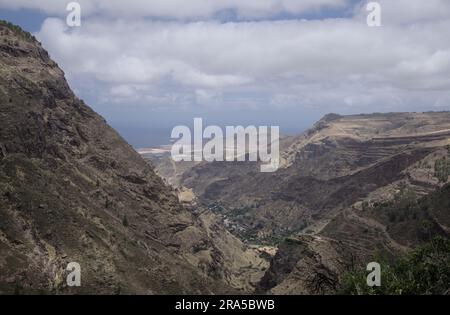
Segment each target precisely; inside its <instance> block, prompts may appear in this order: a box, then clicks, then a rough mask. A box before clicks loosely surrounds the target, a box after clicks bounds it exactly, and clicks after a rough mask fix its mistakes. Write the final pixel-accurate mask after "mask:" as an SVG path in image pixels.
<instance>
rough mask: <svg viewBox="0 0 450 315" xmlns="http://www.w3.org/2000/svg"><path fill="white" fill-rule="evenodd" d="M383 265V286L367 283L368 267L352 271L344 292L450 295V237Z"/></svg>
mask: <svg viewBox="0 0 450 315" xmlns="http://www.w3.org/2000/svg"><path fill="white" fill-rule="evenodd" d="M379 263H380V265H381V286H380V287H373V288H371V287H369V286H367V284H366V277H367V275H368V273H369V272H368V271H366V270H365V269H359V270H353V271H351V272H348V273H347V274H346V275H345V277H344V281H343V286H342V291H341V293H342V294H382V295H427V294H433V295H434V294H436V295H442V294H450V240H447V239H443V238H440V237H439V238H435V239H433V240H432V241H431V242H430V243H427V244H426V245H423V246H421V247H418V248H417V249H415V250H413V251H412V252H411V253H409V254H407V255H406V256H405V257H402V258H400V259H399V260H397V261H396V262H395V263H393V264H389V263H387V262H386V261H384V262H381V261H380V262H379Z"/></svg>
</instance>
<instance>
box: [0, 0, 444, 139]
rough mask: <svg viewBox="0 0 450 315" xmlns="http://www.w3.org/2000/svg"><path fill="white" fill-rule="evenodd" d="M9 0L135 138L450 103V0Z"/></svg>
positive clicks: (72, 76)
mask: <svg viewBox="0 0 450 315" xmlns="http://www.w3.org/2000/svg"><path fill="white" fill-rule="evenodd" d="M69 2H70V1H63V0H15V1H10V0H0V19H6V20H9V21H11V22H13V23H15V24H18V25H20V26H22V27H23V28H24V29H26V30H28V31H30V32H32V33H33V34H34V35H35V36H36V37H37V38H38V39H39V40H40V41H41V42H42V43H43V46H44V47H45V48H46V49H47V50H48V51H49V53H50V55H51V57H52V58H53V59H54V60H55V61H56V62H57V63H58V64H59V65H60V67H61V68H62V69H63V70H64V72H65V74H66V78H67V80H68V81H69V83H70V85H71V87H72V89H73V90H74V91H75V93H76V94H77V95H78V96H79V97H80V98H82V99H83V100H85V101H86V102H87V103H88V104H89V105H90V106H91V107H93V108H94V109H95V110H96V111H97V112H99V113H100V114H101V115H103V116H104V117H105V118H106V119H107V121H108V122H109V123H110V124H111V125H112V126H113V127H115V128H116V129H118V130H119V132H120V133H121V134H122V135H123V136H124V137H125V138H126V139H127V140H128V142H130V143H131V144H132V145H133V146H135V147H145V146H153V145H158V144H165V143H167V142H168V140H169V137H170V131H171V130H172V128H173V127H175V126H176V125H192V123H193V118H194V117H201V118H203V120H204V122H205V124H218V125H222V126H223V125H244V126H245V125H257V126H258V125H277V126H280V128H281V132H282V133H285V134H296V133H300V132H301V131H303V130H304V129H306V128H308V127H310V126H311V125H312V124H313V123H314V122H315V121H317V120H318V119H320V118H321V117H322V116H323V115H325V114H327V113H330V112H333V113H339V114H357V113H372V112H394V111H440V110H450V40H449V38H450V1H448V0H427V1H423V0H380V1H377V2H378V3H379V4H380V6H381V23H382V26H381V27H369V26H368V25H367V21H366V20H367V15H368V14H369V13H370V12H368V11H367V8H366V5H367V3H368V1H357V0H303V1H302V0H214V1H213V0H151V1H144V0H128V1H119V0H89V1H88V0H80V1H78V3H79V4H80V6H81V26H80V27H69V26H68V25H67V23H66V17H67V14H68V13H69V12H68V11H67V10H66V5H67V3H69Z"/></svg>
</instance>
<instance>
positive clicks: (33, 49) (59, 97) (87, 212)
mask: <svg viewBox="0 0 450 315" xmlns="http://www.w3.org/2000/svg"><path fill="white" fill-rule="evenodd" d="M0 118H1V124H0V271H1V272H0V293H13V292H16V293H90V294H92V293H150V294H154V293H158V294H164V293H172V294H175V293H190V294H200V293H226V292H236V290H235V289H234V288H232V286H234V287H235V288H239V289H246V290H250V289H251V285H250V286H249V284H248V283H246V282H248V281H246V280H243V279H241V278H240V277H239V275H235V274H233V272H235V271H236V269H239V268H240V267H242V266H241V265H245V267H246V268H247V267H248V266H247V264H248V260H253V261H254V262H255V265H260V264H261V263H262V260H261V259H260V258H259V257H258V256H257V255H256V254H254V253H252V252H247V249H246V248H244V247H243V246H242V244H241V243H240V242H239V241H237V240H236V239H235V238H233V237H232V236H231V235H229V234H227V232H226V231H222V230H220V229H215V232H214V233H211V229H212V228H215V227H211V225H213V222H214V220H213V219H209V220H207V221H205V219H204V218H201V217H199V216H198V215H197V214H195V213H194V211H192V210H188V209H186V208H184V207H183V206H182V205H180V203H179V202H178V199H177V196H176V194H175V193H174V192H173V191H172V190H171V189H170V188H168V187H166V186H165V185H164V183H163V182H162V180H161V179H160V178H159V177H158V176H157V175H156V174H155V173H154V171H153V169H152V168H151V167H150V166H149V165H148V164H147V163H146V162H145V161H144V160H142V159H141V157H140V156H139V155H138V154H137V153H136V152H135V151H134V150H133V148H131V147H130V146H129V145H128V144H127V143H126V142H125V141H124V140H123V139H122V138H121V137H120V136H119V135H118V134H117V133H116V132H115V131H114V130H113V129H112V128H110V127H109V126H108V125H107V124H106V122H105V120H104V119H103V118H102V117H100V116H99V115H97V114H96V113H95V112H94V111H92V110H91V109H90V108H89V107H88V106H87V105H85V104H84V102H83V101H81V100H79V99H78V98H77V97H76V96H75V95H74V94H73V93H72V91H71V90H70V88H69V86H68V84H67V83H66V80H65V78H64V73H63V72H62V71H61V70H60V69H59V68H58V66H57V64H56V63H55V62H53V61H52V60H51V59H50V58H49V56H48V54H47V52H46V51H45V50H44V49H43V48H41V46H40V44H39V43H38V42H37V41H36V40H35V39H34V38H33V37H32V36H31V35H30V34H28V33H26V32H23V31H21V30H20V29H19V28H17V27H15V26H12V25H10V24H8V23H5V22H1V23H0ZM217 240H220V241H221V243H219V244H218V245H216V241H217ZM233 255H234V256H233ZM236 257H239V260H238V261H239V262H238V263H237V265H238V266H234V267H233V268H231V267H230V268H228V267H227V264H229V261H233V260H235V258H236ZM69 262H78V263H79V264H80V265H81V269H82V286H81V287H79V288H68V287H67V285H66V281H65V277H66V275H67V274H68V273H67V272H66V271H65V269H66V266H67V264H68V263H69ZM260 268H261V267H260ZM217 270H220V271H221V272H217ZM259 272H260V273H261V270H259ZM256 280H257V277H256V279H254V280H253V281H254V282H255V281H256Z"/></svg>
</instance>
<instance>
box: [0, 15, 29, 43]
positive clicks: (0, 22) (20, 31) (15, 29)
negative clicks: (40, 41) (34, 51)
mask: <svg viewBox="0 0 450 315" xmlns="http://www.w3.org/2000/svg"><path fill="white" fill-rule="evenodd" d="M0 26H4V27H7V28H9V29H10V30H11V31H13V32H14V33H15V34H17V35H18V36H20V37H21V38H23V39H26V40H31V41H33V42H37V41H36V38H35V37H34V36H33V35H31V34H30V33H28V32H26V31H24V30H23V29H22V28H20V27H19V26H17V25H14V24H12V23H10V22H8V21H5V20H0Z"/></svg>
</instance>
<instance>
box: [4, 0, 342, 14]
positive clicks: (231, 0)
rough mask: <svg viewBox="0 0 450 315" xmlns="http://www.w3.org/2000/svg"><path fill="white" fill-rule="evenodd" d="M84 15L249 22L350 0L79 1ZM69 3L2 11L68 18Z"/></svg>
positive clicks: (18, 0) (18, 1)
mask: <svg viewBox="0 0 450 315" xmlns="http://www.w3.org/2000/svg"><path fill="white" fill-rule="evenodd" d="M77 2H78V3H80V5H81V8H82V12H83V14H86V15H91V14H102V15H104V16H109V17H121V18H123V17H132V18H136V17H166V18H206V17H211V16H214V15H215V14H217V13H220V12H223V11H229V10H233V11H235V12H236V13H237V14H238V16H240V17H242V18H245V17H250V18H255V17H257V18H261V17H270V16H274V15H277V14H281V13H290V14H301V13H306V12H311V11H317V10H321V9H323V8H340V7H344V6H345V5H346V4H347V3H349V2H350V1H349V0H301V1H298V0H150V1H149V0H127V1H123V0H78V1H77ZM67 3H68V2H65V1H60V0H39V1H36V0H14V1H11V0H0V8H6V9H24V8H25V9H39V10H41V11H44V12H46V13H49V14H56V15H59V16H62V15H65V14H66V11H65V6H66V4H67Z"/></svg>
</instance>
